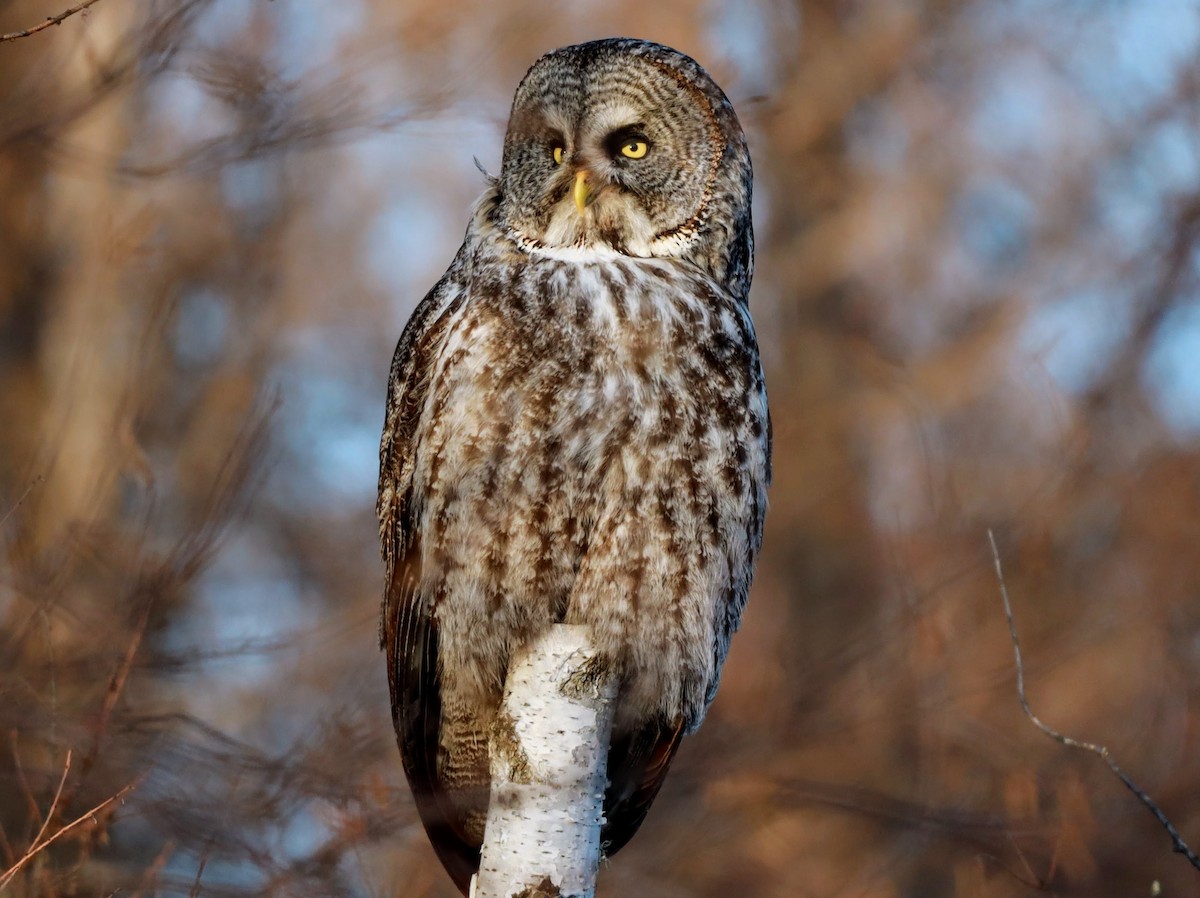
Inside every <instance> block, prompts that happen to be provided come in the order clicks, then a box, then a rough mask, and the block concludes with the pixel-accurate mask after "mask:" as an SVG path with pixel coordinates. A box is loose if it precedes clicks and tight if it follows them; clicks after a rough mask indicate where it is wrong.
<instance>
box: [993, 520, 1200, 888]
mask: <svg viewBox="0 0 1200 898" xmlns="http://www.w3.org/2000/svg"><path fill="white" fill-rule="evenodd" d="M987 533H988V542H989V543H990V544H991V547H992V563H993V564H994V565H995V567H996V579H997V580H998V581H999V582H1000V597H1001V598H1002V599H1003V600H1004V615H1005V617H1007V618H1008V635H1009V636H1010V637H1011V639H1012V647H1013V658H1014V659H1015V661H1016V668H1017V699H1018V700H1019V701H1020V702H1021V709H1022V710H1023V711H1024V712H1025V716H1026V717H1028V718H1029V719H1030V720H1031V721H1032V722H1033V725H1034V726H1036V727H1037V728H1038V729H1039V730H1041V731H1042V732H1043V733H1045V734H1046V735H1047V736H1049V737H1050V738H1051V739H1053V740H1054V741H1055V742H1057V743H1059V744H1060V745H1065V746H1066V747H1067V748H1078V749H1081V750H1083V751H1089V752H1091V753H1092V754H1094V755H1099V756H1100V757H1101V758H1103V759H1104V763H1105V764H1107V765H1108V768H1109V770H1111V771H1112V772H1113V773H1114V774H1115V775H1116V777H1117V778H1118V779H1119V780H1120V781H1121V782H1122V783H1124V784H1125V788H1126V789H1128V790H1129V791H1130V792H1132V793H1133V794H1134V795H1136V796H1137V797H1138V800H1139V801H1141V803H1142V804H1144V805H1145V806H1146V807H1147V808H1149V809H1150V813H1151V814H1153V815H1154V818H1155V819H1156V820H1157V821H1158V822H1159V824H1160V825H1161V826H1162V828H1163V829H1165V830H1166V831H1167V835H1169V836H1170V837H1171V843H1172V846H1173V848H1174V850H1175V851H1176V852H1178V853H1179V854H1182V855H1183V856H1184V857H1186V858H1187V859H1188V861H1190V862H1191V865H1192V866H1193V867H1195V868H1196V869H1197V870H1200V857H1197V856H1196V852H1194V851H1192V849H1191V848H1189V847H1188V844H1187V842H1185V841H1183V837H1182V836H1181V835H1179V830H1177V829H1176V828H1175V824H1173V823H1172V822H1171V821H1170V819H1168V817H1167V815H1166V814H1164V813H1163V812H1162V809H1161V808H1160V807H1159V806H1158V805H1157V804H1155V802H1154V799H1152V798H1151V797H1150V796H1149V795H1147V794H1146V793H1145V791H1143V790H1142V788H1141V787H1140V786H1138V784H1137V783H1135V782H1134V781H1133V780H1132V779H1130V778H1129V775H1128V774H1126V773H1125V771H1124V770H1122V769H1121V768H1120V767H1119V766H1117V762H1116V761H1115V760H1113V757H1112V754H1110V753H1109V750H1108V749H1107V748H1106V747H1105V746H1103V745H1097V744H1095V743H1093V742H1081V741H1079V740H1078V739H1072V738H1071V737H1070V736H1064V735H1063V734H1062V733H1060V732H1059V731H1058V730H1056V729H1054V728H1053V727H1051V726H1048V725H1047V724H1045V723H1043V722H1042V721H1041V719H1040V718H1039V717H1038V716H1037V715H1036V714H1034V713H1033V709H1032V708H1030V707H1029V700H1028V699H1027V698H1026V697H1025V665H1024V663H1023V662H1022V661H1021V642H1020V640H1019V639H1018V638H1017V625H1016V623H1015V622H1014V621H1013V613H1012V602H1011V601H1009V598H1008V586H1007V585H1006V584H1005V582H1004V570H1003V569H1002V568H1001V566H1000V550H999V549H997V548H996V537H995V534H993V533H992V531H991V528H988V532H987Z"/></svg>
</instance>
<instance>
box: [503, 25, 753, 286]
mask: <svg viewBox="0 0 1200 898" xmlns="http://www.w3.org/2000/svg"><path fill="white" fill-rule="evenodd" d="M498 188H499V206H498V212H499V214H500V217H501V219H502V221H503V223H504V224H505V225H506V226H507V228H508V229H509V230H510V232H512V233H513V235H514V236H515V237H516V238H517V239H518V241H519V242H521V243H522V244H523V245H524V246H526V247H527V248H534V249H544V250H551V251H553V250H558V249H564V248H577V249H580V250H583V251H585V252H586V251H588V250H595V251H600V252H604V251H607V252H612V251H616V252H619V253H622V254H625V255H630V256H640V257H656V258H679V259H687V260H689V261H691V262H693V263H695V264H697V265H699V266H701V267H702V268H704V269H705V270H707V271H709V272H711V273H712V274H713V275H714V277H716V278H717V279H718V280H719V281H721V282H723V283H726V284H727V285H728V286H729V287H730V289H731V290H732V291H733V292H735V293H736V294H739V295H744V294H745V291H746V289H747V288H748V286H749V280H750V273H751V265H752V257H753V236H752V232H751V224H750V192H751V172H750V155H749V152H748V151H747V149H746V140H745V136H744V135H743V133H742V128H741V125H740V124H739V123H738V120H737V116H736V115H735V114H734V111H733V106H732V105H731V104H730V103H729V100H728V99H727V98H726V97H725V94H724V93H723V92H722V91H721V89H720V88H719V87H718V86H717V85H716V83H715V82H714V81H713V80H712V78H710V77H709V76H708V74H707V73H706V72H705V71H704V69H702V68H701V67H700V66H699V64H697V63H696V62H695V61H694V60H692V59H691V58H690V57H688V56H685V55H684V54H682V53H680V52H678V51H676V50H672V49H670V48H669V47H664V46H662V45H661V44H655V43H650V42H648V41H639V40H631V39H626V38H613V39H607V40H599V41H592V42H589V43H586V44H577V45H575V46H571V47H564V48H562V49H560V50H555V51H554V52H552V53H548V54H547V55H545V56H543V57H542V58H541V59H539V60H538V61H537V62H536V63H534V65H533V67H532V68H530V70H529V72H528V73H527V74H526V75H525V78H524V79H523V80H522V81H521V84H520V86H519V87H518V88H517V93H516V96H515V98H514V99H513V107H512V115H511V117H510V119H509V124H508V133H507V135H506V137H505V141H504V163H503V168H502V171H501V175H500V179H499V183H498Z"/></svg>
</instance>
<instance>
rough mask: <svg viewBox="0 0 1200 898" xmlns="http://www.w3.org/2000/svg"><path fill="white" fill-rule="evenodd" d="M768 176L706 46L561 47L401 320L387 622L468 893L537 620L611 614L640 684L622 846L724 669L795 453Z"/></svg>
mask: <svg viewBox="0 0 1200 898" xmlns="http://www.w3.org/2000/svg"><path fill="white" fill-rule="evenodd" d="M750 197H751V169H750V156H749V152H748V150H747V148H746V140H745V136H744V135H743V132H742V128H741V126H740V124H739V123H738V119H737V116H736V115H735V113H734V110H733V107H732V105H731V104H730V102H729V100H728V99H727V98H726V97H725V95H724V93H722V91H721V89H720V88H719V87H718V86H717V85H716V84H715V83H714V82H713V80H712V79H711V78H710V77H709V75H708V74H707V73H706V72H705V71H704V70H703V69H702V68H701V67H700V66H699V65H698V64H697V63H696V62H695V61H693V60H692V59H691V58H689V57H687V56H685V55H684V54H682V53H679V52H677V51H675V50H672V49H670V48H668V47H665V46H662V45H659V44H654V43H649V42H646V41H640V40H630V39H608V40H598V41H592V42H590V43H584V44H579V45H576V46H571V47H565V48H563V49H559V50H555V51H554V52H552V53H549V54H547V55H546V56H543V57H542V58H541V59H539V60H538V61H537V62H536V63H534V65H533V66H532V67H531V68H530V69H529V71H528V73H527V74H526V75H525V77H524V79H523V80H522V81H521V83H520V85H519V86H518V87H517V92H516V96H515V98H514V100H513V105H512V111H511V115H510V118H509V123H508V130H507V134H506V136H505V140H504V158H503V162H502V167H501V172H500V175H499V177H497V178H494V179H491V182H490V184H489V187H488V189H487V190H486V191H485V192H484V194H483V196H482V197H481V198H480V199H479V201H478V202H477V203H476V205H475V207H474V211H473V213H472V215H471V219H470V223H469V224H468V226H467V231H466V237H465V239H464V241H463V244H462V247H461V248H460V249H459V251H458V254H457V256H455V258H454V261H453V263H452V264H451V265H450V268H449V269H448V270H447V271H446V273H445V275H444V276H443V277H442V279H441V280H440V281H438V283H437V284H436V285H435V286H434V287H433V289H432V290H431V291H430V292H429V294H428V295H427V296H426V297H425V299H424V300H423V301H422V302H421V303H420V305H419V306H418V307H417V309H416V311H415V312H414V313H413V316H412V319H411V320H410V321H409V323H408V325H407V327H406V328H405V330H404V333H403V335H402V336H401V338H400V342H399V345H398V346H397V348H396V353H395V357H394V358H393V360H392V366H391V375H390V381H389V385H388V398H387V409H386V419H385V423H384V429H383V439H382V444H381V447H380V478H379V502H378V514H379V524H380V540H381V543H382V549H383V558H384V562H385V566H386V571H387V572H386V588H385V598H384V603H383V617H382V627H381V641H382V645H383V649H384V651H385V653H386V656H387V671H388V681H389V684H390V688H391V702H392V717H393V722H394V724H395V727H396V735H397V739H398V742H399V745H400V752H401V756H402V759H403V764H404V770H405V773H406V774H407V776H408V780H409V783H410V785H411V786H412V790H413V794H414V797H415V800H416V804H417V808H418V811H419V813H420V816H421V819H422V822H423V823H424V825H425V829H426V831H427V833H428V835H429V838H430V840H431V842H432V843H433V846H434V848H435V850H436V851H437V854H438V856H439V858H440V859H441V861H442V863H443V864H444V865H445V867H446V869H447V871H448V872H449V873H450V875H451V876H452V877H453V879H454V881H455V882H456V883H457V884H458V886H459V888H460V889H462V890H463V892H464V894H465V893H466V890H467V887H468V884H469V881H470V878H471V875H472V874H473V873H474V872H475V871H476V870H477V869H478V864H479V851H480V844H481V841H482V838H483V827H484V821H485V819H486V815H487V802H488V787H489V780H488V755H487V745H488V733H489V727H490V726H491V723H492V721H493V718H494V716H495V714H496V711H497V708H498V706H499V704H500V700H501V697H502V692H503V688H504V681H505V674H506V671H507V667H508V660H509V657H510V656H511V655H512V654H513V653H514V652H515V651H517V650H518V649H519V648H520V647H521V646H522V644H524V643H525V642H526V641H527V640H530V639H532V638H533V637H535V636H536V635H537V634H539V633H540V632H542V631H543V630H545V628H547V627H550V626H551V625H553V624H555V623H559V622H565V623H570V624H584V625H587V626H588V627H589V628H590V632H591V636H592V641H593V643H594V645H595V647H596V650H597V658H598V659H599V661H598V663H599V664H601V665H602V670H603V671H604V672H605V673H607V674H608V675H609V676H611V677H613V678H615V680H616V682H617V683H618V695H617V701H616V708H615V719H614V724H613V735H612V741H611V744H610V748H609V756H608V780H609V782H608V787H607V790H606V794H605V801H604V814H605V824H604V827H603V830H602V833H601V844H602V849H603V850H604V852H605V853H606V854H608V855H611V854H613V853H615V852H616V851H617V850H618V849H620V848H621V847H622V846H623V845H624V844H625V843H626V842H627V841H628V840H629V838H630V837H631V836H632V835H633V834H634V832H635V831H636V830H637V829H638V827H639V825H640V824H641V822H642V819H643V818H644V817H645V815H646V811H647V809H648V808H649V806H650V803H651V802H652V801H653V799H654V797H655V795H656V793H657V792H658V790H659V787H660V786H661V784H662V782H663V777H664V776H665V775H666V772H667V768H668V766H669V765H670V763H671V759H672V757H673V756H674V754H675V751H676V749H677V748H678V746H679V741H680V738H681V736H682V735H683V734H685V733H690V732H692V731H694V730H695V729H696V728H697V727H698V726H699V724H700V722H701V720H702V719H703V717H704V714H705V711H706V709H707V708H708V706H709V704H710V703H711V702H712V700H713V696H714V695H715V693H716V690H717V683H718V680H719V679H720V675H721V667H722V665H723V664H724V662H725V657H726V653H727V652H728V649H729V641H730V637H731V635H732V634H733V632H734V631H735V630H736V629H737V627H738V623H739V621H740V619H741V616H742V610H743V608H744V607H745V604H746V594H747V590H748V589H749V586H750V579H751V575H752V573H753V567H754V562H755V558H756V555H757V553H758V550H759V546H760V544H761V541H762V530H763V519H764V514H765V510H766V489H767V486H768V483H769V481H770V476H771V468H770V464H771V461H770V455H771V431H770V418H769V415H768V411H767V399H766V391H765V386H764V382H763V372H762V368H761V364H760V360H759V353H758V347H757V344H756V341H755V335H754V327H753V325H752V323H751V320H750V314H749V309H748V304H747V294H748V291H749V288H750V278H751V274H752V271H753V258H754V239H753V232H752V229H751V223H750Z"/></svg>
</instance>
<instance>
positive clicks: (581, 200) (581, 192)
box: [575, 171, 591, 215]
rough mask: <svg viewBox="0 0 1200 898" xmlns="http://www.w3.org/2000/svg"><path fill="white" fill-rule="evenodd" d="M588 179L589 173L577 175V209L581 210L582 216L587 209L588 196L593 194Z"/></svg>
mask: <svg viewBox="0 0 1200 898" xmlns="http://www.w3.org/2000/svg"><path fill="white" fill-rule="evenodd" d="M587 179H588V173H587V172H585V171H581V172H579V173H578V174H576V175H575V208H576V209H578V210H579V214H580V215H582V214H583V210H584V209H586V208H587V201H588V195H589V194H590V193H591V190H590V189H589V188H588V182H587Z"/></svg>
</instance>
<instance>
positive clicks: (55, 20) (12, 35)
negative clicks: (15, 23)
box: [0, 0, 100, 44]
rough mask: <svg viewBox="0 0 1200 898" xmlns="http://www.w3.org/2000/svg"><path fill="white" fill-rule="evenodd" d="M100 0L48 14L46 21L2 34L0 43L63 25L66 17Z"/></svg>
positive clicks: (90, 0) (88, 0)
mask: <svg viewBox="0 0 1200 898" xmlns="http://www.w3.org/2000/svg"><path fill="white" fill-rule="evenodd" d="M98 2H100V0H84V2H83V3H77V4H76V5H75V6H72V7H71V8H70V9H65V10H63V11H62V12H60V13H59V14H58V15H56V16H46V21H44V22H42V23H40V24H38V25H34V26H33V27H32V28H25V29H23V30H21V31H10V32H9V33H8V34H0V44H2V43H4V42H5V41H15V40H17V39H18V38H22V37H29V36H30V35H33V34H37V33H38V32H39V31H45V30H46V29H47V28H49V27H50V26H52V25H61V24H62V23H63V21H64V20H65V19H69V18H71V16H73V15H75V13H77V12H83V11H84V10H85V9H87V8H88V7H89V6H91V5H92V4H94V3H98Z"/></svg>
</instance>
